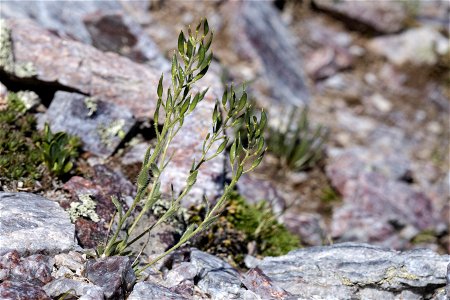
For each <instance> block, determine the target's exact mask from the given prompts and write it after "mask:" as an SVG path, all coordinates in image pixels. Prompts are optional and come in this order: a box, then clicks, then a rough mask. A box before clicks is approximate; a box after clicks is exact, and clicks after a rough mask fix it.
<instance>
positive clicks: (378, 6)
mask: <svg viewBox="0 0 450 300" xmlns="http://www.w3.org/2000/svg"><path fill="white" fill-rule="evenodd" d="M313 3H314V6H315V7H316V8H318V9H320V10H321V11H324V12H326V13H329V14H330V15H332V16H334V17H336V18H338V19H341V20H343V21H344V22H345V23H346V24H347V25H348V26H349V27H351V28H354V29H359V30H363V31H366V30H370V31H372V32H376V33H392V32H397V31H400V30H401V29H402V28H403V27H404V25H405V21H406V19H407V17H408V15H407V8H406V5H404V4H403V3H401V2H397V1H350V0H344V1H333V0H314V1H313Z"/></svg>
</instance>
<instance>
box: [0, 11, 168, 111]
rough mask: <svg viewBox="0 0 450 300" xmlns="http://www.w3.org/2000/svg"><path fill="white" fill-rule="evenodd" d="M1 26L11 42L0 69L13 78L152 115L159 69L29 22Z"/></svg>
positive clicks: (17, 21)
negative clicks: (58, 35)
mask: <svg viewBox="0 0 450 300" xmlns="http://www.w3.org/2000/svg"><path fill="white" fill-rule="evenodd" d="M5 25H6V26H5V27H4V29H6V30H7V32H8V34H9V39H10V42H11V43H10V44H11V45H10V49H5V50H4V51H5V53H7V55H6V56H7V58H6V59H2V61H1V62H0V70H1V71H3V72H6V74H8V75H10V76H11V77H12V78H13V79H15V80H27V81H33V82H34V83H36V84H48V85H54V86H56V87H58V88H59V89H66V90H67V89H70V90H74V91H78V92H81V93H83V94H86V95H89V96H91V97H96V98H98V99H99V100H102V101H105V102H109V103H115V104H117V105H121V106H124V107H128V108H129V109H130V110H131V111H132V112H133V114H134V116H135V117H138V118H149V117H151V116H152V115H153V113H154V109H155V107H156V95H157V94H156V88H157V86H158V81H159V77H160V76H161V70H158V69H153V68H150V67H148V66H144V65H140V64H137V63H134V62H132V61H131V60H129V59H128V58H125V57H122V56H119V55H117V54H114V53H110V52H108V53H104V52H101V51H99V50H97V49H95V48H94V47H92V46H89V45H85V44H82V43H79V42H75V41H72V40H67V39H62V38H59V37H57V36H56V35H54V34H52V33H50V32H49V31H48V30H45V29H44V28H41V27H39V26H38V25H37V24H35V23H33V22H32V21H29V20H6V21H5ZM2 26H3V25H2ZM2 44H3V42H2ZM5 45H8V43H5Z"/></svg>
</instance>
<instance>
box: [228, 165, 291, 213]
mask: <svg viewBox="0 0 450 300" xmlns="http://www.w3.org/2000/svg"><path fill="white" fill-rule="evenodd" d="M236 186H237V189H238V191H239V194H240V195H242V196H243V197H244V198H245V199H246V200H247V202H248V203H251V204H257V203H259V202H260V201H263V200H265V201H268V202H269V203H270V205H271V207H272V209H273V211H274V212H275V213H281V212H282V211H284V210H285V209H286V200H285V198H284V197H283V195H282V192H283V191H281V189H280V188H277V187H276V185H275V183H273V182H271V181H269V180H263V179H259V178H257V175H255V174H254V173H247V174H243V175H242V177H241V178H240V179H239V181H238V183H237V185H236Z"/></svg>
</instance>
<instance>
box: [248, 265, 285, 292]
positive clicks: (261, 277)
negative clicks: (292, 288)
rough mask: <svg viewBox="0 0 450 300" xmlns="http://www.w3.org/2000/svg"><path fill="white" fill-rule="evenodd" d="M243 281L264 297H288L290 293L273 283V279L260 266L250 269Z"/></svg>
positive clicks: (250, 288)
mask: <svg viewBox="0 0 450 300" xmlns="http://www.w3.org/2000/svg"><path fill="white" fill-rule="evenodd" d="M242 283H243V284H244V285H245V287H246V288H247V289H249V290H250V291H252V292H254V293H255V294H256V295H258V296H260V297H261V298H262V299H286V298H287V297H289V293H287V292H286V291H285V290H283V289H282V288H280V287H278V286H276V285H275V284H273V282H272V280H271V279H270V278H269V277H267V276H266V274H264V273H263V272H262V271H261V269H259V268H254V269H250V270H248V272H247V273H245V275H244V276H243V278H242Z"/></svg>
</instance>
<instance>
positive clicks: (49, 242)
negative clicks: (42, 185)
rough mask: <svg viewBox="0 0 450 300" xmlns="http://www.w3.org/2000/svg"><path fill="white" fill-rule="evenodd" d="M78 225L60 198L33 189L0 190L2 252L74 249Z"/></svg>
mask: <svg viewBox="0 0 450 300" xmlns="http://www.w3.org/2000/svg"><path fill="white" fill-rule="evenodd" d="M76 247H77V245H76V243H75V227H74V225H73V224H72V223H71V222H70V219H69V215H68V214H67V213H66V212H65V211H64V210H63V209H62V208H61V207H59V205H58V204H57V203H56V202H53V201H50V200H48V199H46V198H44V197H41V196H37V195H33V194H29V193H4V192H0V254H4V253H6V252H9V251H12V250H16V251H17V252H19V253H20V254H21V255H29V254H34V253H46V254H54V253H60V252H64V251H69V250H73V249H75V248H76Z"/></svg>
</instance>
